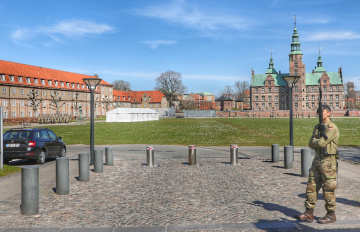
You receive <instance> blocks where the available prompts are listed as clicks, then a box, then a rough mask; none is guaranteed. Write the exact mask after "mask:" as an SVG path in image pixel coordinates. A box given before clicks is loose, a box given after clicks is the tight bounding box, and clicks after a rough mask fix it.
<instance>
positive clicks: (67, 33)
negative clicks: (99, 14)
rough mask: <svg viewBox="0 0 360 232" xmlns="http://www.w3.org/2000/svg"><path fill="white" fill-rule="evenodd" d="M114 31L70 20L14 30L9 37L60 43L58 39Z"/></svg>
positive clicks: (105, 25)
mask: <svg viewBox="0 0 360 232" xmlns="http://www.w3.org/2000/svg"><path fill="white" fill-rule="evenodd" d="M112 30H114V28H113V27H111V26H109V25H107V24H98V23H94V22H90V21H85V20H71V21H63V22H59V23H58V24H56V25H54V26H49V27H43V26H42V27H37V28H26V29H18V30H16V31H15V32H14V33H13V34H12V35H11V37H12V38H13V39H14V40H15V41H19V40H29V39H31V38H34V37H40V36H47V37H50V38H52V39H53V40H54V41H57V42H60V41H62V38H60V37H69V38H73V37H84V36H87V35H99V34H103V33H106V32H110V31H112Z"/></svg>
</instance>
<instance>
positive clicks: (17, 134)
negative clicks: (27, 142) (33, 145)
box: [4, 131, 30, 139]
mask: <svg viewBox="0 0 360 232" xmlns="http://www.w3.org/2000/svg"><path fill="white" fill-rule="evenodd" d="M29 135H30V131H7V132H5V134H4V139H19V138H20V139H26V138H29Z"/></svg>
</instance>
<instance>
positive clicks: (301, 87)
mask: <svg viewBox="0 0 360 232" xmlns="http://www.w3.org/2000/svg"><path fill="white" fill-rule="evenodd" d="M300 45H301V43H300V41H299V34H298V31H297V28H296V17H295V27H294V32H293V35H292V41H291V45H290V46H291V51H290V54H289V75H290V76H300V79H299V81H298V82H297V83H296V84H295V87H294V89H293V104H294V105H293V109H294V110H302V109H304V108H305V105H304V101H303V99H304V98H305V64H304V63H303V53H302V52H301V49H300Z"/></svg>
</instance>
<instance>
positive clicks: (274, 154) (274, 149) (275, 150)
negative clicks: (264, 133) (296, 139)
mask: <svg viewBox="0 0 360 232" xmlns="http://www.w3.org/2000/svg"><path fill="white" fill-rule="evenodd" d="M271 162H273V163H279V144H272V145H271Z"/></svg>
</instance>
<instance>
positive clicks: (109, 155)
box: [105, 147, 114, 166]
mask: <svg viewBox="0 0 360 232" xmlns="http://www.w3.org/2000/svg"><path fill="white" fill-rule="evenodd" d="M105 159H106V165H107V166H114V154H113V150H112V148H111V147H106V148H105Z"/></svg>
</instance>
